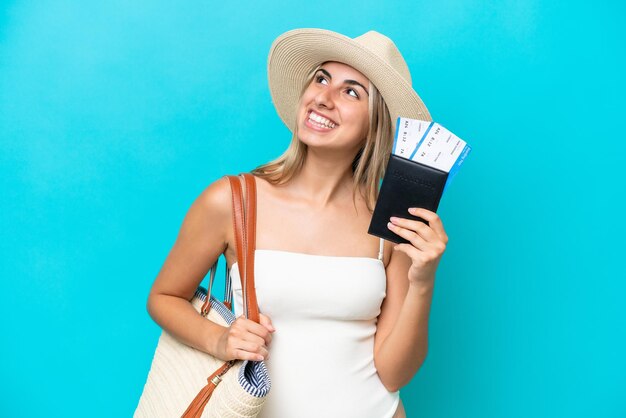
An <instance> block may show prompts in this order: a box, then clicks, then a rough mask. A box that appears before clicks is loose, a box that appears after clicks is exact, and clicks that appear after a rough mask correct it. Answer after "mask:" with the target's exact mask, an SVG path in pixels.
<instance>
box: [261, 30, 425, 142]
mask: <svg viewBox="0 0 626 418" xmlns="http://www.w3.org/2000/svg"><path fill="white" fill-rule="evenodd" d="M326 61H337V62H342V63H344V64H347V65H349V66H351V67H353V68H354V69H356V70H358V71H360V72H361V73H362V74H363V75H365V76H366V77H367V78H368V79H369V80H370V81H371V82H372V83H373V84H374V85H375V86H376V88H377V89H378V91H379V92H380V94H381V95H382V96H383V98H384V99H385V103H387V107H388V108H389V113H390V116H391V123H392V126H393V127H394V132H395V125H396V120H397V118H398V117H399V116H402V117H407V118H412V119H421V120H432V119H431V117H430V113H429V112H428V109H427V108H426V105H424V102H422V99H420V97H419V96H418V95H417V93H416V92H415V90H413V88H412V87H411V74H410V73H409V68H408V66H407V65H406V62H405V61H404V58H402V55H401V54H400V51H399V50H398V48H397V47H396V45H395V44H394V43H393V41H392V40H391V39H389V38H387V37H386V36H384V35H382V34H380V33H378V32H375V31H369V32H367V33H364V34H363V35H361V36H358V37H356V38H354V39H352V38H349V37H347V36H344V35H341V34H339V33H337V32H332V31H329V30H324V29H295V30H291V31H288V32H285V33H283V34H282V35H280V36H279V37H278V38H276V40H274V43H273V44H272V47H271V49H270V53H269V57H268V59H267V74H268V79H269V87H270V93H271V95H272V101H273V102H274V106H275V107H276V111H277V112H278V115H279V116H280V118H281V119H282V120H283V122H284V123H285V125H287V127H288V128H289V130H291V131H292V132H293V129H294V126H295V124H296V113H297V106H298V101H299V99H300V92H301V91H302V87H303V86H304V82H305V80H306V77H307V75H308V73H309V72H310V71H311V70H312V69H313V68H314V67H315V66H316V65H318V64H321V63H323V62H326Z"/></svg>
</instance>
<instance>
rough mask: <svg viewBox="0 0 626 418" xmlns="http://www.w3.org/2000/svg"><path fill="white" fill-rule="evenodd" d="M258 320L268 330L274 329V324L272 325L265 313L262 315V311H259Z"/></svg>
mask: <svg viewBox="0 0 626 418" xmlns="http://www.w3.org/2000/svg"><path fill="white" fill-rule="evenodd" d="M259 321H260V322H261V325H263V326H264V327H265V328H267V329H268V330H269V331H270V332H274V331H276V328H274V325H272V320H271V319H270V318H269V317H268V316H267V315H263V314H262V313H260V314H259Z"/></svg>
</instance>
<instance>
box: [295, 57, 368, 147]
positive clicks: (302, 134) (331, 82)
mask: <svg viewBox="0 0 626 418" xmlns="http://www.w3.org/2000/svg"><path fill="white" fill-rule="evenodd" d="M368 88H369V80H368V79H367V78H366V77H365V76H364V75H363V74H361V73H360V72H359V71H357V70H355V69H354V68H352V67H350V66H349V65H346V64H342V63H339V62H327V63H325V64H323V65H322V66H321V67H320V69H319V70H317V72H316V73H315V75H314V76H313V80H312V81H311V84H309V86H308V87H307V88H306V90H305V91H304V93H303V95H302V97H301V99H300V104H299V109H298V116H297V124H298V137H299V138H300V140H301V141H302V142H304V143H305V144H307V145H308V146H324V145H331V146H341V147H345V146H354V147H357V146H359V145H360V144H361V142H362V141H363V140H364V139H365V137H366V135H367V131H368V129H369V114H368V101H369V92H368Z"/></svg>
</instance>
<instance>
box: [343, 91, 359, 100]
mask: <svg viewBox="0 0 626 418" xmlns="http://www.w3.org/2000/svg"><path fill="white" fill-rule="evenodd" d="M346 91H347V92H348V94H349V95H350V96H352V97H356V98H357V99H358V98H359V94H358V93H357V92H356V90H355V89H348V90H346Z"/></svg>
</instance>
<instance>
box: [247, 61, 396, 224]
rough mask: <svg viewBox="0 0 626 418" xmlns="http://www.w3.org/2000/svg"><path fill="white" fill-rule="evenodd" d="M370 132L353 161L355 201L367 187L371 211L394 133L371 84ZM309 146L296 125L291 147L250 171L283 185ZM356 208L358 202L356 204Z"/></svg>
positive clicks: (308, 80) (301, 162) (383, 103)
mask: <svg viewBox="0 0 626 418" xmlns="http://www.w3.org/2000/svg"><path fill="white" fill-rule="evenodd" d="M322 65H323V64H320V65H317V66H316V67H315V68H313V70H312V71H311V72H310V73H309V74H308V76H307V78H306V79H305V82H304V84H303V87H302V90H301V91H300V97H302V94H303V93H304V91H305V90H306V88H307V87H308V86H309V84H310V83H311V81H312V80H313V76H314V75H315V73H316V72H317V70H318V69H319V68H320V67H321V66H322ZM368 113H369V130H368V133H367V136H366V137H365V143H364V145H363V147H362V148H361V149H360V150H359V152H357V154H356V156H355V158H354V160H353V161H352V173H353V189H352V200H353V202H355V196H356V193H357V191H359V188H360V187H362V186H364V189H365V196H364V197H365V202H366V205H367V208H368V210H369V211H370V212H373V211H374V205H375V203H376V199H377V198H378V193H379V184H380V180H381V179H382V178H383V175H384V174H385V169H386V168H387V161H388V158H389V154H390V153H391V148H392V147H393V131H392V125H391V117H390V116H389V110H388V109H387V104H386V103H385V101H384V99H383V97H382V96H381V95H380V93H379V92H378V89H376V86H374V85H373V84H372V83H371V82H370V88H369V101H368ZM306 152H307V146H306V144H304V143H302V141H300V139H299V138H298V127H297V126H295V127H294V130H293V136H292V138H291V143H290V144H289V147H288V148H287V149H286V150H285V152H283V154H282V155H281V156H279V157H278V158H276V159H274V160H272V161H270V162H268V163H265V164H262V165H260V166H258V167H256V168H255V169H253V170H252V171H251V173H252V174H254V175H256V176H258V177H261V178H263V179H265V180H267V181H268V182H270V183H271V184H284V183H286V182H288V181H289V180H290V179H291V178H292V177H293V176H294V175H296V174H297V173H298V172H299V171H300V169H302V166H303V164H304V160H305V157H306ZM355 205H356V202H355Z"/></svg>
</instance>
